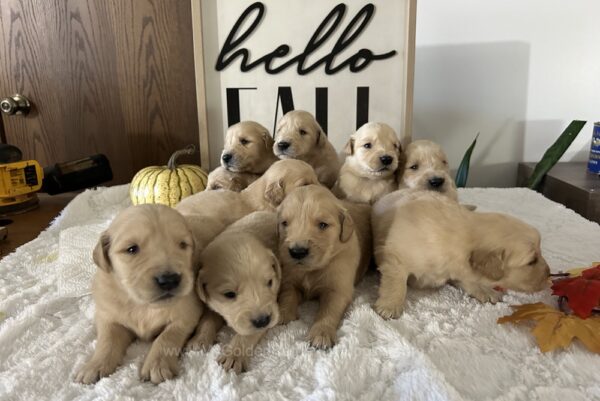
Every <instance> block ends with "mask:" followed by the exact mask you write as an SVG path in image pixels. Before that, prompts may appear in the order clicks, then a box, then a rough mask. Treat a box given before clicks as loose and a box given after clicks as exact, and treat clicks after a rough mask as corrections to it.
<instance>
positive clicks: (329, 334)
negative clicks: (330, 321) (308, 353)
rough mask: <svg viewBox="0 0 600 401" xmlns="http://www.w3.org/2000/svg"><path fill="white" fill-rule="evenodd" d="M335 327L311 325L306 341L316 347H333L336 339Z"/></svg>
mask: <svg viewBox="0 0 600 401" xmlns="http://www.w3.org/2000/svg"><path fill="white" fill-rule="evenodd" d="M336 331H337V330H335V329H332V328H329V327H321V326H316V325H315V326H313V327H311V329H310V331H309V332H308V342H309V343H310V346H311V347H313V348H316V349H329V348H331V347H333V345H334V344H335V340H336Z"/></svg>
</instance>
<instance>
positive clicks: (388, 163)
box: [379, 155, 394, 166]
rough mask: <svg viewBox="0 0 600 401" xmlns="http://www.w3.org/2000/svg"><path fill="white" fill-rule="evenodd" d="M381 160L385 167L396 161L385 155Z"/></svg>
mask: <svg viewBox="0 0 600 401" xmlns="http://www.w3.org/2000/svg"><path fill="white" fill-rule="evenodd" d="M379 160H381V164H383V165H384V166H389V165H390V164H392V162H393V161H394V158H393V157H392V156H388V155H383V156H381V157H380V158H379Z"/></svg>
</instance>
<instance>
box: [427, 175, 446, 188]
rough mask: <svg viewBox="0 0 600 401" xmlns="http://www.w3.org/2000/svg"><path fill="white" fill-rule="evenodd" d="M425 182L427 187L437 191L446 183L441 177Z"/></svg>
mask: <svg viewBox="0 0 600 401" xmlns="http://www.w3.org/2000/svg"><path fill="white" fill-rule="evenodd" d="M427 182H428V183H429V186H430V187H431V188H433V189H439V188H440V187H441V186H442V185H444V182H446V180H445V179H444V178H443V177H433V178H430V179H429V181H427Z"/></svg>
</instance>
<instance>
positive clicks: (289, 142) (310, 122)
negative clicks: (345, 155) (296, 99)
mask: <svg viewBox="0 0 600 401" xmlns="http://www.w3.org/2000/svg"><path fill="white" fill-rule="evenodd" d="M274 138H275V144H274V145H273V152H274V153H275V155H276V156H277V157H279V158H280V159H299V160H303V161H305V162H307V163H308V164H310V165H311V166H313V168H314V169H315V172H316V173H317V177H319V182H320V183H322V184H323V185H325V186H327V187H328V188H331V187H333V185H334V184H335V181H336V180H337V178H338V174H339V171H340V161H339V158H338V155H337V152H336V151H335V148H334V147H333V145H332V144H331V142H329V140H328V139H327V136H326V135H325V133H324V132H323V129H322V128H321V126H320V125H319V123H318V122H317V120H315V118H314V117H313V116H312V114H310V113H309V112H307V111H302V110H294V111H290V112H288V113H286V114H285V115H284V116H283V117H282V118H281V119H280V120H279V122H278V123H277V128H276V131H275V135H274Z"/></svg>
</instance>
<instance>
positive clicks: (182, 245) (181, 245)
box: [179, 241, 188, 250]
mask: <svg viewBox="0 0 600 401" xmlns="http://www.w3.org/2000/svg"><path fill="white" fill-rule="evenodd" d="M187 247H188V244H187V242H185V241H181V242H180V243H179V248H180V249H184V250H185V249H187Z"/></svg>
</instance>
